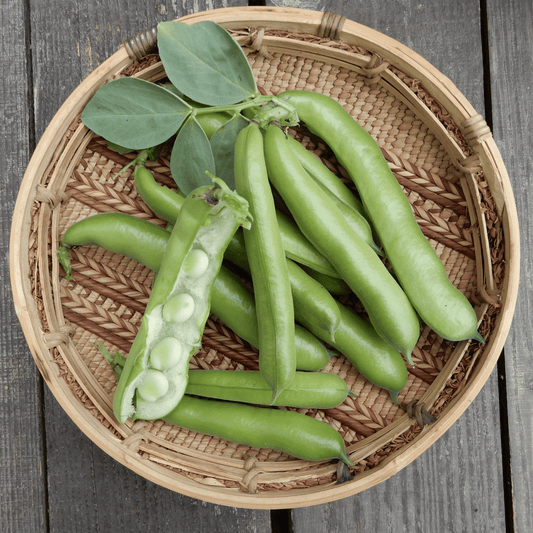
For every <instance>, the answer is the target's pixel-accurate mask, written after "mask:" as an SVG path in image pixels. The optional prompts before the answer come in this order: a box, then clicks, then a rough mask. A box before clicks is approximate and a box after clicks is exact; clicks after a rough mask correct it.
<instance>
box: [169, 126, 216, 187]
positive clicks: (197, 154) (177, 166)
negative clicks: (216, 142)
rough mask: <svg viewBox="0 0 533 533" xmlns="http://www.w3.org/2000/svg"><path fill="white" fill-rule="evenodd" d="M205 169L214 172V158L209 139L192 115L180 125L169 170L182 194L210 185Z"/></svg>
mask: <svg viewBox="0 0 533 533" xmlns="http://www.w3.org/2000/svg"><path fill="white" fill-rule="evenodd" d="M206 171H209V172H211V173H214V172H215V160H214V158H213V152H212V151H211V145H210V144H209V139H208V138H207V135H206V134H205V132H204V130H203V129H202V127H201V126H200V124H199V123H198V121H197V120H196V119H195V118H194V117H190V118H189V119H188V120H187V122H185V124H184V125H183V126H182V128H181V129H180V131H179V133H178V135H177V136H176V141H175V142H174V147H173V148H172V154H171V156H170V172H171V173H172V177H173V178H174V181H175V182H176V185H177V186H178V187H179V189H180V190H181V191H182V192H183V193H184V194H189V193H190V192H191V191H193V190H194V189H196V188H197V187H201V186H202V185H211V183H212V182H211V179H210V178H209V176H208V175H207V174H206Z"/></svg>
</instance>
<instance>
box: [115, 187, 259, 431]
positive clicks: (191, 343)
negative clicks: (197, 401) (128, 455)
mask: <svg viewBox="0 0 533 533" xmlns="http://www.w3.org/2000/svg"><path fill="white" fill-rule="evenodd" d="M221 185H222V184H221ZM248 217H249V214H248V211H247V204H246V202H245V200H243V199H242V198H240V197H239V196H238V195H237V194H236V193H234V192H231V191H229V189H227V188H226V187H225V184H224V185H223V188H222V189H216V190H215V188H214V187H213V188H210V187H200V188H198V189H196V190H195V191H193V192H192V193H191V194H190V195H189V196H188V197H187V198H186V200H185V202H184V204H183V206H182V209H181V210H180V214H179V217H178V220H177V221H176V225H175V227H174V229H173V231H172V232H171V234H170V236H169V239H168V242H167V245H166V248H165V252H164V254H163V258H162V262H161V266H160V269H159V272H158V275H157V278H156V280H155V283H154V285H153V287H152V292H151V294H150V298H149V299H148V304H147V306H146V309H145V312H144V315H143V318H142V321H141V326H140V328H139V331H138V333H137V336H136V338H135V340H134V342H133V345H132V347H131V350H130V353H129V355H128V358H127V360H126V364H125V366H124V369H123V371H122V374H121V376H120V379H119V382H118V385H117V389H116V391H115V394H114V397H113V411H114V413H115V416H116V417H117V419H118V420H119V422H121V423H124V422H125V421H126V419H127V418H132V420H134V419H139V418H140V419H149V420H152V419H156V418H161V417H163V416H165V415H166V414H168V413H169V412H170V411H171V410H172V409H173V408H174V407H175V406H176V405H177V404H178V403H179V401H180V400H181V398H182V397H183V394H184V392H185V387H186V384H187V373H188V368H189V359H190V357H191V356H192V355H193V354H194V353H196V351H197V350H198V349H199V348H200V346H201V339H202V335H203V330H204V327H205V323H206V321H207V318H208V316H209V310H210V298H211V288H212V286H213V282H214V280H215V279H216V276H217V274H218V271H219V269H220V265H221V263H222V259H223V255H224V250H225V248H226V246H227V243H228V242H229V240H230V239H231V236H232V235H233V234H234V233H235V231H236V230H237V227H238V226H239V225H241V224H247V225H248V224H249V223H248V221H247V219H248Z"/></svg>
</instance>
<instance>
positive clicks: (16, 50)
mask: <svg viewBox="0 0 533 533" xmlns="http://www.w3.org/2000/svg"><path fill="white" fill-rule="evenodd" d="M25 19H26V12H25V6H24V2H23V1H20V0H7V1H6V2H2V4H1V6H0V24H1V27H2V33H1V37H0V39H1V50H2V52H1V54H0V72H2V76H1V77H0V91H1V96H0V106H1V108H2V119H1V120H0V139H1V145H0V169H1V170H0V197H1V199H2V201H1V202H0V205H1V207H0V317H1V329H0V516H1V517H2V518H1V519H0V530H1V531H5V532H9V533H11V532H13V533H14V532H17V531H44V530H45V528H46V509H47V502H46V477H45V465H44V461H45V457H44V450H43V438H42V434H43V425H42V416H41V413H42V403H41V396H42V384H41V380H40V378H39V372H38V371H37V367H36V366H35V364H34V362H33V359H32V356H31V354H30V352H29V350H28V347H27V344H26V341H25V339H24V336H23V334H22V330H21V328H20V325H19V322H18V319H17V316H16V314H15V308H14V305H13V300H12V297H11V290H10V279H9V265H8V246H9V235H10V229H11V218H12V213H13V208H14V205H15V201H16V198H17V193H18V188H19V185H20V182H21V180H22V175H23V174H24V169H25V168H26V165H27V164H28V160H29V156H30V153H31V150H32V149H33V145H32V144H31V138H32V136H33V135H32V125H31V123H30V119H31V114H32V109H31V100H30V98H29V97H30V96H31V79H30V77H29V74H30V70H29V69H30V63H29V56H28V48H27V42H28V38H29V36H28V32H27V27H26V24H25Z"/></svg>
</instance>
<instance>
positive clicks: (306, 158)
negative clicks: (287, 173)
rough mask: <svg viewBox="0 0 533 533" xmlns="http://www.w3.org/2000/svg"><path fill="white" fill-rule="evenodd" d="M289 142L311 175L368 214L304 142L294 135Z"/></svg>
mask: <svg viewBox="0 0 533 533" xmlns="http://www.w3.org/2000/svg"><path fill="white" fill-rule="evenodd" d="M289 144H290V145H291V148H292V150H293V152H294V155H295V156H296V157H297V158H298V160H299V161H300V163H301V165H302V167H304V168H305V170H307V172H308V173H309V175H310V176H311V177H312V178H313V179H314V180H315V181H318V182H320V183H322V185H324V186H325V187H327V188H328V189H329V190H330V191H331V192H332V193H333V194H334V195H335V196H336V197H337V198H339V199H340V200H342V201H343V202H344V203H346V204H348V205H349V206H350V207H352V208H353V209H355V210H356V211H358V212H359V213H360V214H361V215H363V216H366V213H365V209H364V207H363V204H362V202H361V200H359V198H357V196H355V194H353V192H352V191H350V189H348V187H347V186H346V185H345V184H344V183H343V182H342V181H341V180H340V179H339V178H338V177H337V176H336V175H335V174H334V173H333V172H331V170H329V168H328V167H326V165H324V164H323V163H322V162H320V161H319V160H318V159H317V158H316V157H315V156H314V155H313V154H312V153H311V152H310V151H309V150H308V149H307V148H305V146H303V144H302V143H300V142H298V141H297V140H296V139H293V138H292V137H290V138H289Z"/></svg>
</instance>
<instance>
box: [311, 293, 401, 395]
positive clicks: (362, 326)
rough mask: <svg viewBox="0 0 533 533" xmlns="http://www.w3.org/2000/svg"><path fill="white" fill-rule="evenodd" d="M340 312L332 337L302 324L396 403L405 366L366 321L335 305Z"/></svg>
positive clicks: (398, 355)
mask: <svg viewBox="0 0 533 533" xmlns="http://www.w3.org/2000/svg"><path fill="white" fill-rule="evenodd" d="M337 305H338V307H339V311H340V313H341V321H340V324H339V327H338V328H337V330H336V331H335V337H334V338H333V337H331V336H329V335H328V333H327V332H325V331H324V330H323V329H320V328H317V327H316V326H315V325H314V324H313V323H312V322H308V321H306V320H305V319H304V320H302V324H303V325H304V326H305V327H306V328H308V329H309V330H310V331H312V332H313V333H315V335H317V337H319V338H320V339H322V340H323V341H324V342H326V343H328V344H329V345H331V346H332V347H333V348H335V349H336V350H338V351H339V352H340V353H342V354H343V355H344V356H345V357H346V358H347V359H348V360H349V361H350V363H352V365H353V366H354V367H355V368H356V369H357V371H358V372H359V373H360V374H362V375H363V376H364V377H365V378H366V379H367V380H368V381H370V382H371V383H373V384H374V385H376V386H378V387H380V388H382V389H385V390H387V391H388V392H389V393H390V395H391V399H392V401H393V402H394V403H395V404H398V394H399V393H400V391H401V390H402V389H403V388H404V387H405V385H406V384H407V378H408V373H407V367H406V366H405V362H404V360H403V358H402V356H401V355H400V353H399V352H398V351H397V350H396V349H395V348H393V347H392V346H391V345H390V344H389V343H388V342H386V341H385V340H383V339H382V338H381V337H380V336H379V335H378V334H377V332H376V330H375V329H374V328H373V327H372V325H371V324H369V323H368V322H367V321H366V320H364V319H363V318H361V317H360V316H358V315H357V314H355V313H354V312H353V311H351V310H350V309H348V308H347V307H346V306H344V305H342V304H341V303H340V302H337Z"/></svg>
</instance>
